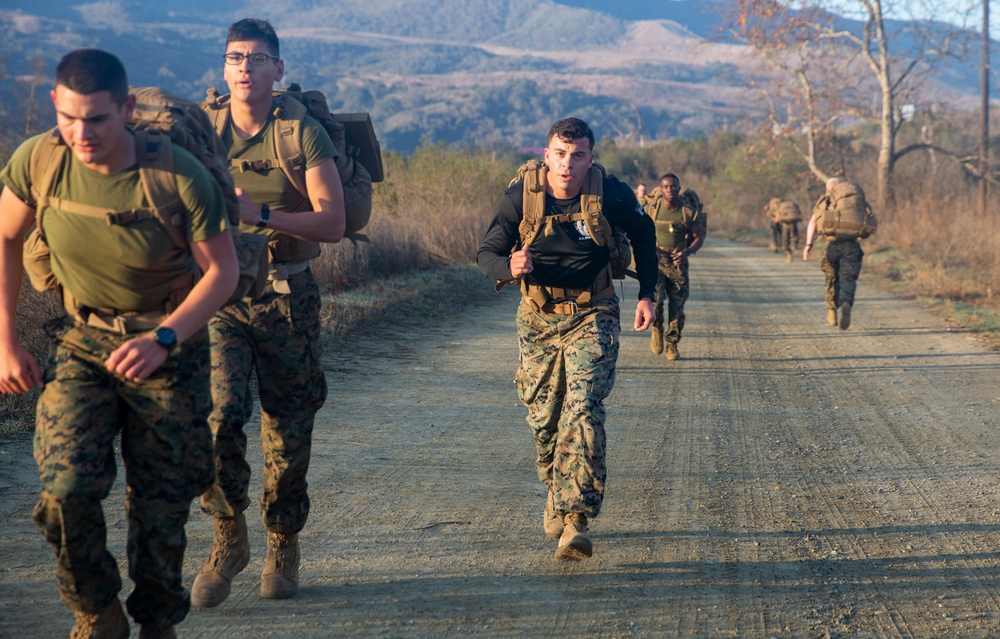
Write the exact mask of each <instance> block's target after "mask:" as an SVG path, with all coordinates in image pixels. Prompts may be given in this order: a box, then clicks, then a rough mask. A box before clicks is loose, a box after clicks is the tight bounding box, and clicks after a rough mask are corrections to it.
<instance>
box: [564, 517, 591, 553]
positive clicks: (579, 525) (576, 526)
mask: <svg viewBox="0 0 1000 639" xmlns="http://www.w3.org/2000/svg"><path fill="white" fill-rule="evenodd" d="M563 523H564V526H565V527H564V528H563V533H562V536H561V537H559V547H558V548H556V559H562V560H563V561H581V560H583V559H586V558H587V557H590V556H591V555H593V554H594V546H593V544H592V543H590V537H589V536H588V535H587V516H586V515H581V514H580V513H566V517H565V518H564V519H563Z"/></svg>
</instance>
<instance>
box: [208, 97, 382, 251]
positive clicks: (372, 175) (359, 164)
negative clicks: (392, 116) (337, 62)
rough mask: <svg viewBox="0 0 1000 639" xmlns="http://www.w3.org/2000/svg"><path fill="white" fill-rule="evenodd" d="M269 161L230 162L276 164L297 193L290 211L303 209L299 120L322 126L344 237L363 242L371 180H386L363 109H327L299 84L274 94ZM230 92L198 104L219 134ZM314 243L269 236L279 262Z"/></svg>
mask: <svg viewBox="0 0 1000 639" xmlns="http://www.w3.org/2000/svg"><path fill="white" fill-rule="evenodd" d="M273 99H274V102H273V114H274V117H275V126H274V148H275V150H276V155H277V156H278V157H277V158H275V159H274V160H260V161H256V162H243V163H238V164H237V163H235V162H234V165H238V166H239V167H240V169H241V170H244V171H246V170H266V169H273V168H279V169H281V171H282V173H284V174H285V176H286V177H287V178H288V180H289V181H290V182H291V183H292V184H293V185H294V186H295V190H296V191H298V192H299V195H300V196H301V197H302V200H301V202H300V203H299V205H298V206H296V207H294V209H293V210H297V211H303V210H307V209H308V208H310V207H311V206H312V205H311V203H310V200H309V193H308V191H307V190H306V181H305V169H306V167H305V154H304V153H303V151H302V120H303V119H304V118H305V116H307V115H308V116H310V117H312V118H313V119H314V120H316V121H317V122H319V124H320V125H321V126H322V127H323V128H324V129H325V130H326V132H327V134H328V135H329V136H330V139H331V141H333V145H334V147H336V149H337V153H338V154H339V157H338V158H337V161H336V164H337V171H338V173H339V174H340V182H341V185H342V186H343V189H344V214H345V216H346V218H347V231H346V233H345V234H344V236H345V237H347V238H349V239H351V240H353V241H355V242H357V241H364V242H367V241H368V238H367V237H366V236H365V235H364V234H362V233H360V231H361V230H362V229H363V228H364V227H365V226H366V225H367V224H368V221H369V220H370V219H371V213H372V183H373V182H381V181H382V180H383V179H384V178H385V172H384V169H383V166H382V150H381V147H380V145H379V141H378V139H377V138H376V136H375V130H374V128H373V127H372V122H371V118H370V117H369V115H368V114H367V113H337V114H334V113H331V112H330V107H329V105H328V104H327V101H326V96H324V95H323V94H322V93H321V92H320V91H315V90H310V91H303V90H302V88H301V87H300V86H299V85H298V84H294V83H293V84H291V85H290V86H289V88H288V89H282V90H278V91H275V92H274V94H273ZM229 101H230V96H229V95H220V94H219V92H218V91H216V90H215V89H209V90H208V97H207V98H206V100H205V101H204V102H202V103H201V104H202V108H203V109H204V110H205V111H206V112H207V113H208V115H209V117H210V118H211V119H212V122H213V124H214V126H215V130H216V132H217V133H218V134H219V135H220V136H221V135H223V134H224V133H225V131H226V127H228V126H229ZM319 251H320V248H319V244H318V243H316V242H309V241H307V240H303V239H300V238H296V237H292V236H290V235H285V234H276V236H275V237H274V238H272V240H271V254H272V257H273V258H274V259H275V260H277V261H279V262H300V261H304V260H309V259H313V258H315V257H316V256H318V255H319Z"/></svg>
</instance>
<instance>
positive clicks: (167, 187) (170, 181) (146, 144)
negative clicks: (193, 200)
mask: <svg viewBox="0 0 1000 639" xmlns="http://www.w3.org/2000/svg"><path fill="white" fill-rule="evenodd" d="M53 131H54V133H53V134H52V135H46V136H45V137H43V138H42V139H41V140H39V141H38V144H36V145H35V148H34V149H32V151H31V158H30V160H29V171H30V176H31V184H32V187H31V188H32V195H33V196H34V197H35V201H36V206H35V224H36V225H37V226H38V228H39V229H41V228H42V223H41V221H42V213H43V211H44V210H45V209H46V208H48V207H50V206H51V207H52V208H56V209H59V210H60V211H66V212H67V213H75V214H76V215H84V216H86V217H93V218H101V219H104V220H106V221H107V223H108V225H109V226H111V225H116V224H131V223H132V222H139V221H142V220H149V219H156V220H157V221H159V222H160V224H161V225H162V226H163V228H164V229H165V230H166V232H167V234H168V235H169V236H170V239H171V240H172V241H173V242H174V244H175V245H177V247H178V248H184V247H186V246H187V245H188V241H187V237H186V235H185V232H184V230H183V229H184V207H183V205H182V204H181V200H180V195H179V193H178V191H177V181H176V179H175V177H174V174H173V167H174V155H173V146H172V145H171V142H170V138H169V137H167V136H166V135H164V134H162V133H159V132H155V131H148V130H145V131H133V132H132V133H133V135H134V136H135V142H136V155H137V159H138V161H139V179H140V181H141V183H142V190H143V194H144V195H145V198H146V206H145V207H141V208H137V209H128V210H121V211H109V210H108V209H107V207H101V206H93V205H90V204H82V203H80V202H73V201H70V200H66V199H63V198H58V197H53V196H52V195H51V190H52V183H53V181H54V179H55V176H56V174H57V173H58V172H59V169H60V168H61V166H62V160H63V157H64V155H65V153H66V149H67V147H66V144H65V143H64V142H63V140H62V137H61V136H59V133H58V130H55V129H54V130H53Z"/></svg>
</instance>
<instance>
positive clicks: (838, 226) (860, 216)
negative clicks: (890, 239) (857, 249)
mask: <svg viewBox="0 0 1000 639" xmlns="http://www.w3.org/2000/svg"><path fill="white" fill-rule="evenodd" d="M826 199H827V205H826V208H825V210H824V211H823V217H822V220H820V222H819V232H820V233H822V234H823V235H826V236H827V237H835V238H837V239H848V240H856V239H864V238H866V237H869V236H870V235H872V234H873V233H875V231H876V230H878V219H877V218H876V217H875V214H874V213H872V209H871V207H870V206H868V202H867V200H866V199H865V192H864V191H863V190H862V189H861V187H860V186H858V185H857V184H852V183H851V182H840V183H839V184H837V185H835V186H834V187H833V188H832V189H831V190H830V193H829V195H828V196H827V198H826Z"/></svg>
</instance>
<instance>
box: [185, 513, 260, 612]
mask: <svg viewBox="0 0 1000 639" xmlns="http://www.w3.org/2000/svg"><path fill="white" fill-rule="evenodd" d="M249 561H250V540H249V539H248V538H247V520H246V517H245V516H244V515H243V513H240V514H238V515H236V516H235V517H233V518H231V519H230V518H219V519H216V520H215V540H214V541H213V542H212V554H211V555H209V557H208V561H207V562H206V563H205V566H204V567H203V568H202V569H201V572H200V573H198V576H197V577H195V578H194V584H193V585H192V586H191V605H193V606H195V607H197V608H214V607H216V606H218V605H219V604H221V603H222V602H223V601H225V600H226V597H228V596H229V591H230V589H231V588H232V585H233V577H235V576H236V575H238V574H239V573H240V571H241V570H243V569H244V568H246V567H247V563H248V562H249Z"/></svg>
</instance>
